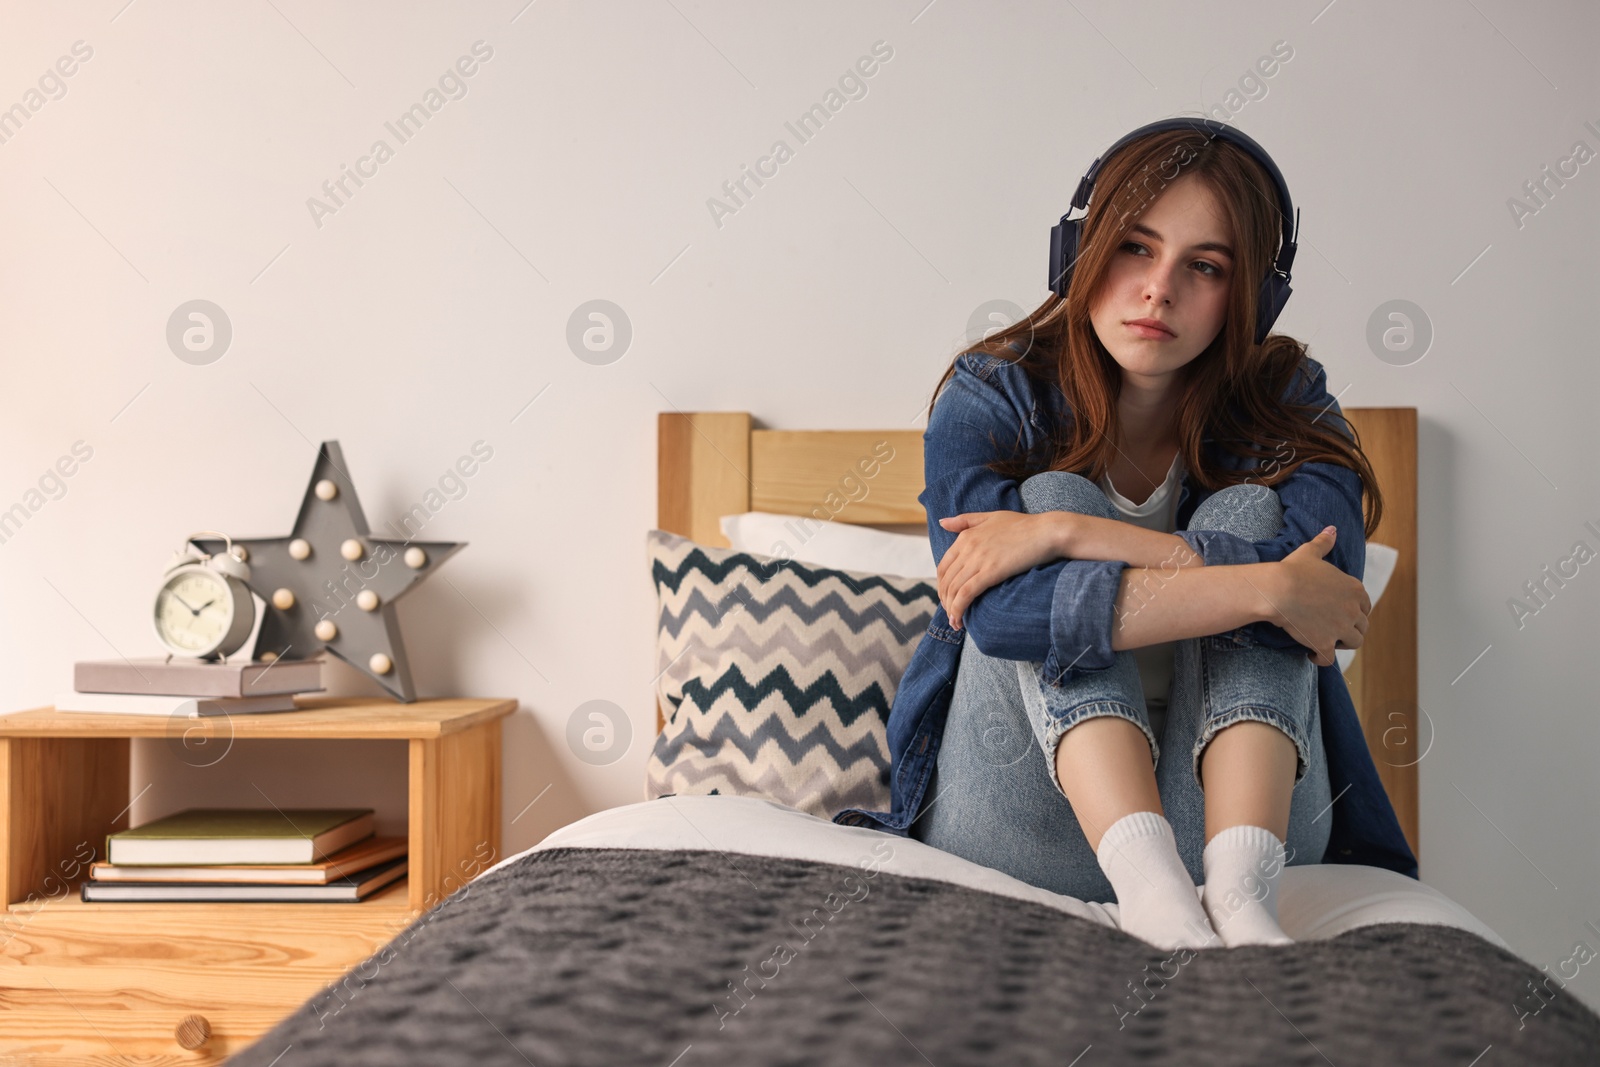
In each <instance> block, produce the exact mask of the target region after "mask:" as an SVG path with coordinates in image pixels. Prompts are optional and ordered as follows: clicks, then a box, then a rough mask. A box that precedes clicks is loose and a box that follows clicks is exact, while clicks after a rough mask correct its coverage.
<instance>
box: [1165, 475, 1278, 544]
mask: <svg viewBox="0 0 1600 1067" xmlns="http://www.w3.org/2000/svg"><path fill="white" fill-rule="evenodd" d="M1282 528H1283V502H1282V501H1280V500H1279V499H1278V494H1277V492H1276V491H1274V490H1273V489H1272V488H1271V487H1269V486H1265V485H1262V484H1260V483H1259V482H1241V483H1239V484H1238V485H1229V486H1224V487H1223V488H1221V489H1218V490H1217V491H1216V492H1215V493H1212V494H1211V495H1210V496H1208V497H1206V499H1205V500H1204V501H1202V502H1201V503H1200V505H1199V506H1198V507H1196V508H1195V509H1194V514H1193V515H1191V516H1190V517H1189V524H1188V526H1187V527H1186V529H1190V530H1221V531H1222V532H1224V533H1231V534H1233V535H1235V536H1236V537H1242V538H1244V539H1245V540H1247V541H1260V540H1264V539H1266V538H1269V537H1276V536H1277V534H1278V531H1279V530H1281V529H1282Z"/></svg>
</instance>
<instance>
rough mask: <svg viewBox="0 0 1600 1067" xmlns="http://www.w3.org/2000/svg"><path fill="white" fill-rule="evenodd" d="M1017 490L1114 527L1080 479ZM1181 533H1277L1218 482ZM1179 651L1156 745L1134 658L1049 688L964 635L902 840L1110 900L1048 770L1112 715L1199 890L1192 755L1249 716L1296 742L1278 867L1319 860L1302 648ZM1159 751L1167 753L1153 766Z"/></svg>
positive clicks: (1039, 505)
mask: <svg viewBox="0 0 1600 1067" xmlns="http://www.w3.org/2000/svg"><path fill="white" fill-rule="evenodd" d="M1021 491H1022V500H1023V506H1024V507H1025V508H1026V509H1027V511H1028V512H1030V513H1034V514H1037V513H1039V512H1042V511H1074V512H1078V513H1080V514H1084V515H1098V516H1101V517H1103V518H1108V519H1113V518H1119V517H1120V516H1119V514H1118V513H1117V511H1116V510H1115V509H1114V508H1113V507H1112V505H1111V502H1110V501H1109V500H1107V499H1106V496H1105V494H1104V493H1103V492H1101V491H1100V488H1099V487H1098V486H1096V485H1095V484H1094V483H1093V482H1091V481H1089V480H1088V479H1087V478H1083V477H1081V476H1080V475H1076V474H1070V473H1067V472H1064V471H1050V472H1046V473H1043V474H1037V475H1034V476H1033V477H1031V478H1029V479H1028V480H1027V481H1025V482H1024V483H1023V484H1022V487H1021ZM1189 528H1190V529H1193V530H1226V531H1228V532H1229V533H1233V534H1237V535H1238V536H1240V537H1243V538H1246V539H1247V540H1252V541H1259V540H1264V539H1266V538H1269V537H1273V536H1275V535H1276V534H1277V533H1278V532H1279V531H1280V530H1281V529H1282V528H1283V512H1282V505H1281V504H1280V503H1279V500H1278V496H1277V494H1276V493H1274V492H1273V491H1272V490H1271V489H1269V488H1267V487H1264V486H1261V485H1258V484H1244V485H1234V486H1229V487H1227V488H1225V489H1221V490H1219V491H1217V492H1215V493H1213V494H1212V495H1211V496H1210V497H1208V498H1207V499H1206V500H1205V501H1203V502H1202V503H1201V504H1200V505H1199V506H1198V507H1197V508H1196V509H1195V512H1194V515H1193V517H1192V518H1191V519H1190V522H1189ZM1159 584H1160V577H1159V571H1158V572H1156V576H1155V578H1154V580H1153V581H1152V582H1151V583H1150V586H1149V591H1148V592H1147V593H1146V602H1153V601H1154V599H1157V598H1159V597H1160V589H1159ZM1175 652H1176V654H1175V659H1174V663H1173V673H1172V688H1171V690H1170V691H1169V693H1168V699H1167V717H1166V723H1165V726H1164V727H1163V731H1162V733H1163V736H1162V737H1157V736H1156V735H1155V733H1154V731H1153V730H1152V729H1151V725H1150V716H1149V713H1148V711H1147V709H1146V706H1145V698H1144V688H1143V684H1142V682H1141V680H1140V676H1139V668H1138V664H1137V663H1136V662H1135V661H1134V658H1133V652H1132V650H1130V649H1123V650H1121V651H1119V652H1118V653H1117V654H1116V659H1115V662H1114V663H1113V664H1112V665H1111V666H1110V667H1108V668H1106V669H1104V670H1099V671H1088V672H1085V673H1083V674H1082V675H1080V676H1079V677H1077V678H1075V679H1072V680H1070V681H1065V682H1063V683H1062V684H1060V685H1053V684H1051V683H1049V682H1046V681H1044V680H1043V679H1042V678H1041V671H1040V667H1041V664H1039V663H1030V662H1027V661H1023V660H1007V659H996V658H992V657H989V656H986V655H984V654H983V653H982V652H980V651H978V647H977V645H976V644H975V643H974V642H973V641H972V640H971V638H970V637H969V638H968V639H967V640H966V641H964V642H962V652H961V665H960V667H959V669H958V671H957V673H956V682H955V691H954V693H953V694H952V696H951V701H950V713H949V719H948V720H947V722H946V723H945V730H944V737H943V740H942V741H941V743H940V747H939V753H938V759H937V762H936V764H935V766H934V771H933V776H932V778H931V779H930V781H929V785H928V789H927V792H926V794H925V800H924V803H923V809H922V812H921V813H920V814H919V815H918V816H917V818H916V819H915V821H913V822H912V824H911V826H910V831H909V832H910V834H911V836H912V837H913V838H915V839H917V840H919V841H923V842H925V843H927V844H930V845H933V846H934V847H935V848H939V849H942V850H944V851H946V852H952V853H954V854H956V855H958V856H963V857H965V858H966V859H969V860H972V861H973V862H974V863H979V864H982V865H984V866H986V867H992V868H994V869H996V870H999V871H1003V872H1005V873H1006V874H1010V875H1012V876H1013V877H1015V878H1018V879H1021V880H1022V881H1024V882H1028V883H1030V884H1031V885H1036V886H1039V887H1041V888H1044V889H1048V890H1051V891H1053V892H1056V893H1064V894H1066V895H1068V896H1073V897H1077V898H1078V899H1080V900H1086V901H1100V902H1109V901H1112V900H1115V899H1116V894H1115V893H1114V892H1113V891H1112V889H1111V883H1110V882H1109V881H1107V880H1106V876H1105V873H1104V872H1103V871H1101V869H1100V865H1099V862H1098V861H1097V860H1096V858H1095V854H1094V851H1093V850H1092V849H1090V848H1089V841H1088V838H1087V837H1085V836H1084V833H1083V830H1082V828H1081V827H1080V826H1079V825H1078V820H1077V816H1076V815H1075V814H1074V813H1073V810H1072V805H1071V803H1070V802H1069V801H1068V800H1067V797H1066V794H1065V793H1064V792H1063V791H1062V790H1061V788H1060V787H1059V785H1058V784H1057V783H1056V774H1055V755H1056V746H1057V745H1058V744H1059V743H1060V740H1061V737H1062V735H1063V734H1065V733H1066V731H1068V730H1070V729H1071V728H1072V727H1074V726H1076V725H1077V724H1078V723H1080V722H1083V721H1084V720H1085V719H1090V718H1094V717H1095V716H1098V715H1114V716H1117V717H1119V718H1123V719H1127V720H1128V721H1130V722H1132V723H1135V724H1136V725H1138V726H1139V728H1140V729H1141V730H1142V731H1143V732H1144V734H1145V738H1146V739H1147V740H1148V741H1149V743H1150V757H1151V760H1152V763H1153V764H1154V767H1155V775H1156V786H1157V788H1158V790H1159V793H1160V797H1161V806H1162V809H1163V811H1164V813H1165V814H1166V817H1167V819H1168V821H1169V822H1171V823H1172V829H1173V833H1174V835H1175V836H1176V837H1177V841H1178V854H1179V855H1180V856H1181V857H1182V858H1183V863H1184V866H1185V867H1187V868H1188V871H1189V875H1190V877H1191V878H1192V879H1193V881H1194V883H1195V884H1196V885H1200V884H1203V882H1204V880H1205V876H1204V867H1203V865H1202V855H1203V851H1204V848H1205V794H1204V792H1203V791H1202V789H1201V785H1200V758H1201V755H1202V754H1203V753H1204V751H1205V747H1206V745H1207V744H1208V743H1210V741H1211V739H1212V737H1214V736H1215V735H1216V733H1217V731H1219V730H1221V729H1222V728H1223V727H1225V726H1230V725H1232V724H1233V723H1236V722H1240V721H1243V720H1247V719H1249V720H1255V721H1257V722H1264V723H1267V724H1269V725H1271V726H1274V727H1276V728H1278V729H1279V730H1282V731H1283V732H1284V733H1285V734H1286V735H1287V736H1288V737H1289V739H1290V740H1291V741H1293V742H1294V746H1295V752H1296V761H1295V783H1294V790H1293V793H1292V794H1291V799H1290V804H1289V830H1288V839H1287V841H1286V842H1285V843H1286V845H1287V855H1288V859H1287V862H1288V863H1289V864H1291V865H1292V864H1303V863H1320V862H1322V856H1323V853H1324V852H1325V851H1326V850H1327V844H1328V835H1329V832H1330V831H1331V829H1332V826H1333V817H1332V815H1331V813H1330V809H1331V805H1332V799H1333V798H1332V796H1331V795H1330V793H1331V790H1330V788H1329V784H1328V765H1327V758H1326V756H1325V755H1324V751H1323V747H1322V724H1321V722H1320V720H1319V718H1318V701H1317V666H1316V664H1315V663H1314V662H1312V660H1311V658H1310V656H1309V655H1308V654H1307V653H1306V651H1305V650H1304V649H1303V648H1299V647H1296V648H1292V649H1275V648H1268V647H1265V646H1262V645H1241V644H1236V643H1235V642H1234V640H1233V639H1232V638H1231V637H1229V636H1226V635H1223V634H1214V635H1211V636H1207V637H1196V638H1190V639H1187V640H1183V641H1178V642H1177V643H1176V649H1175ZM1164 742H1165V743H1166V749H1167V750H1168V751H1169V752H1170V753H1172V754H1175V755H1176V757H1177V758H1168V759H1162V758H1161V755H1162V752H1163V743H1164ZM1185 749H1187V750H1188V751H1187V753H1186V752H1185ZM1100 829H1101V830H1102V831H1104V829H1105V827H1100Z"/></svg>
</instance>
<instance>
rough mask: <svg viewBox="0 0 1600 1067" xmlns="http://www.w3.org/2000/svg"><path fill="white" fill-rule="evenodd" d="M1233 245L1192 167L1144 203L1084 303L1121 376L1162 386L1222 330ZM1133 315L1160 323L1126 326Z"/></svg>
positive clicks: (1213, 197) (1218, 208) (1214, 201)
mask: <svg viewBox="0 0 1600 1067" xmlns="http://www.w3.org/2000/svg"><path fill="white" fill-rule="evenodd" d="M1232 249H1233V236H1232V233H1231V232H1230V230H1229V228H1228V224H1227V222H1226V220H1225V219H1224V217H1223V215H1222V208H1221V205H1220V204H1219V203H1218V202H1217V198H1216V194H1214V193H1213V192H1212V191H1211V188H1210V186H1208V185H1206V183H1205V182H1203V181H1201V180H1200V179H1199V178H1197V177H1195V176H1194V175H1192V174H1189V175H1185V176H1183V177H1181V178H1179V179H1178V180H1177V181H1175V182H1173V183H1172V184H1170V185H1168V186H1167V187H1166V188H1165V189H1164V190H1162V192H1161V195H1160V196H1158V197H1157V198H1156V200H1155V201H1154V202H1153V203H1152V204H1150V205H1149V206H1148V207H1146V208H1145V209H1144V211H1143V213H1142V214H1141V215H1140V216H1139V218H1138V219H1137V220H1136V221H1135V222H1134V224H1133V227H1132V228H1131V229H1130V230H1129V231H1128V234H1127V236H1126V237H1125V238H1124V243H1123V244H1122V246H1121V247H1120V248H1118V249H1117V251H1116V252H1115V253H1114V254H1113V256H1112V260H1111V267H1110V269H1109V270H1108V271H1107V272H1106V277H1105V280H1104V281H1103V282H1102V283H1101V286H1100V288H1099V291H1098V292H1097V293H1096V294H1095V296H1094V298H1093V300H1092V301H1091V302H1090V306H1089V321H1090V322H1091V324H1093V326H1094V331H1095V333H1096V334H1098V335H1099V337H1100V343H1101V344H1103V345H1105V346H1106V351H1108V352H1110V353H1111V357H1112V358H1113V359H1115V360H1116V361H1117V363H1118V364H1119V365H1120V366H1121V367H1122V371H1123V376H1124V380H1125V381H1126V380H1127V379H1128V378H1129V377H1132V378H1135V379H1141V378H1142V379H1147V380H1148V384H1150V385H1152V386H1156V385H1164V384H1165V382H1166V380H1168V378H1169V376H1170V375H1171V374H1172V373H1173V372H1174V371H1176V370H1178V369H1179V368H1180V367H1182V366H1183V365H1184V364H1186V363H1188V362H1189V361H1190V360H1192V359H1194V357H1196V356H1198V355H1199V354H1200V353H1201V352H1203V351H1205V349H1206V346H1207V345H1209V344H1210V343H1211V342H1212V341H1213V340H1214V339H1215V338H1216V336H1217V334H1218V333H1219V332H1221V330H1222V323H1223V319H1224V318H1225V317H1226V316H1227V310H1228V293H1229V290H1230V288H1231V287H1232V280H1233V251H1232ZM1139 319H1155V320H1157V321H1158V322H1160V323H1162V324H1163V325H1164V326H1165V327H1166V330H1165V331H1162V330H1156V329H1146V328H1143V327H1139V326H1132V325H1129V323H1131V322H1135V321H1137V320H1139Z"/></svg>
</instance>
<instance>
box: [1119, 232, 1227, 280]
mask: <svg viewBox="0 0 1600 1067" xmlns="http://www.w3.org/2000/svg"><path fill="white" fill-rule="evenodd" d="M1122 247H1123V249H1124V250H1127V249H1136V250H1138V251H1139V252H1143V251H1144V250H1145V247H1144V245H1142V244H1140V243H1139V242H1138V241H1124V242H1123V244H1122ZM1195 265H1196V266H1200V267H1204V268H1206V269H1205V270H1203V271H1201V273H1202V274H1204V275H1205V276H1206V277H1208V278H1220V277H1222V268H1220V267H1218V266H1217V265H1216V264H1215V263H1210V262H1208V261H1206V260H1203V259H1197V260H1195Z"/></svg>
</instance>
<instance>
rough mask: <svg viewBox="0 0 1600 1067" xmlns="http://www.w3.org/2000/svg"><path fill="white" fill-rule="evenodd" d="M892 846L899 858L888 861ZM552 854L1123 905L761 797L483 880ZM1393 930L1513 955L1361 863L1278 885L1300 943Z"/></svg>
mask: <svg viewBox="0 0 1600 1067" xmlns="http://www.w3.org/2000/svg"><path fill="white" fill-rule="evenodd" d="M886 844H887V846H888V848H890V849H892V855H887V854H886V850H885V845H886ZM552 848H639V849H685V848H690V849H715V850H718V851H723V852H731V853H742V854H745V855H752V856H782V857H788V858H791V859H804V860H815V861H819V862H823V863H836V864H841V865H844V866H850V867H854V866H857V865H858V864H859V863H860V862H861V861H862V860H865V859H872V860H875V861H877V862H878V869H879V870H884V871H889V872H891V873H894V874H900V875H907V876H911V877H917V878H931V879H935V880H937V881H941V882H950V883H953V884H955V885H961V886H967V887H969V888H972V889H981V890H986V891H988V892H990V893H998V894H1000V895H1001V896H1007V897H1015V898H1017V899H1019V900H1030V901H1033V902H1034V903H1037V904H1043V905H1044V906H1045V907H1049V908H1055V909H1056V910H1058V911H1064V912H1066V913H1068V914H1069V915H1076V916H1078V917H1079V918H1083V919H1088V920H1089V921H1090V922H1095V923H1099V924H1101V925H1102V926H1110V927H1113V928H1120V927H1119V925H1118V918H1117V905H1116V904H1115V903H1110V904H1100V903H1096V902H1094V901H1083V900H1079V899H1078V898H1076V897H1070V896H1065V895H1063V894H1060V893H1052V892H1050V891H1049V890H1046V889H1040V888H1038V887H1037V886H1033V885H1029V884H1028V883H1026V882H1023V881H1020V880H1018V879H1016V878H1013V877H1011V876H1010V875H1008V874H1004V873H1002V872H1000V871H996V870H993V869H991V868H988V867H984V866H982V865H980V864H977V863H973V862H972V861H971V860H967V859H963V858H962V857H960V856H956V855H954V854H952V853H949V852H943V851H940V850H939V849H936V848H934V847H932V846H931V845H925V844H923V843H922V842H921V841H916V840H912V839H911V838H905V837H898V836H896V835H894V834H887V833H884V832H883V831H880V830H872V829H868V828H867V827H863V826H842V825H840V824H838V823H833V822H829V821H827V820H826V819H820V818H818V817H817V816H815V815H811V814H808V813H806V812H802V811H798V810H796V809H794V808H790V807H786V806H785V805H782V804H778V803H774V802H773V801H770V800H762V799H759V798H756V797H739V796H669V797H660V798H657V799H655V800H646V801H641V802H640V803H637V804H626V805H623V806H621V807H616V808H608V809H607V810H605V811H600V812H596V813H595V814H593V815H590V816H588V817H587V818H583V819H579V820H578V821H577V822H575V823H571V824H569V825H567V826H563V827H562V828H561V829H559V830H556V831H555V832H554V833H552V834H550V836H548V837H546V838H545V839H544V840H543V841H540V842H539V843H538V844H537V845H534V846H533V847H532V848H528V849H524V850H523V851H521V852H518V853H516V854H515V855H512V856H507V857H506V858H505V859H503V860H501V861H500V862H498V863H496V864H495V865H494V866H492V867H490V868H489V869H488V870H486V871H484V872H483V874H488V873H489V871H494V870H498V869H499V868H501V867H504V866H506V865H507V864H510V863H515V862H516V861H517V860H519V859H521V858H522V857H524V856H527V855H530V854H532V853H534V852H540V851H544V850H546V849H552ZM483 874H480V875H479V876H478V877H480V878H481V877H483ZM1195 891H1196V893H1198V892H1199V891H1200V887H1199V886H1196V887H1195ZM1390 922H1414V923H1438V924H1442V925H1445V926H1455V927H1459V928H1461V929H1463V930H1467V931H1470V932H1471V933H1474V934H1477V935H1478V936H1480V937H1482V938H1484V939H1485V940H1487V941H1490V942H1492V943H1493V944H1495V945H1498V946H1500V947H1501V948H1504V949H1505V950H1506V951H1508V952H1511V951H1514V950H1512V949H1511V947H1510V946H1509V945H1507V944H1506V942H1505V940H1504V939H1503V938H1501V937H1500V935H1499V934H1497V933H1495V932H1494V931H1493V930H1491V929H1490V928H1489V927H1488V926H1487V925H1486V924H1485V923H1484V922H1483V921H1482V920H1480V919H1478V918H1477V917H1476V916H1475V915H1473V914H1472V913H1471V912H1469V911H1467V909H1466V908H1464V907H1462V906H1461V905H1460V904H1457V903H1456V902H1455V901H1453V900H1451V899H1450V898H1449V897H1447V896H1445V895H1444V894H1443V893H1441V892H1439V891H1438V890H1437V889H1434V888H1433V887H1432V886H1429V885H1426V884H1424V883H1422V882H1419V881H1417V880H1415V879H1412V878H1407V877H1406V876H1405V875H1403V874H1398V873H1396V872H1394V871H1390V870H1386V869H1384V868H1381V867H1365V866H1361V865H1358V864H1301V865H1295V866H1289V867H1285V868H1284V869H1283V873H1282V875H1281V876H1280V877H1279V880H1278V923H1279V925H1281V926H1282V927H1283V930H1284V933H1286V934H1288V935H1289V936H1290V937H1292V938H1294V939H1295V940H1296V941H1316V940H1321V939H1324V938H1331V937H1337V936H1338V935H1339V934H1342V933H1344V932H1345V931H1346V930H1353V929H1355V928H1357V927H1360V926H1370V925H1373V924H1376V923H1390Z"/></svg>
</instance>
